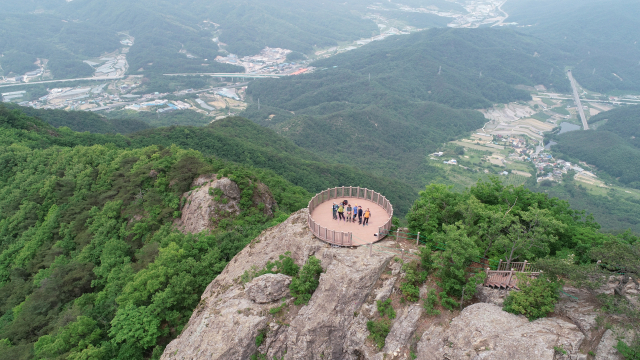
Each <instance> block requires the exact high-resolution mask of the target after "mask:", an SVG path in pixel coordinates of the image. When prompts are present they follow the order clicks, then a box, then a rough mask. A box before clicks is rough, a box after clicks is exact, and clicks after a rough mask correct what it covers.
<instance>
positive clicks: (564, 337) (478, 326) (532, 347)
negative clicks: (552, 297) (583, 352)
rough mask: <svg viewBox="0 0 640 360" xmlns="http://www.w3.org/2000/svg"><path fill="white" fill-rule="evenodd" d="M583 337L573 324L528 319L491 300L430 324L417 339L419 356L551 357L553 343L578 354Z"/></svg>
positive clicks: (423, 359) (496, 359)
mask: <svg viewBox="0 0 640 360" xmlns="http://www.w3.org/2000/svg"><path fill="white" fill-rule="evenodd" d="M583 340H584V335H583V334H582V332H581V331H580V330H579V329H578V328H577V327H576V326H575V325H573V324H571V323H568V322H566V321H564V320H560V319H556V318H544V319H539V320H536V321H533V322H529V320H527V319H526V318H525V317H523V316H516V315H513V314H509V313H507V312H504V311H502V309H501V308H500V307H498V306H496V305H493V304H487V303H478V304H474V305H471V306H468V307H467V308H465V309H464V310H463V311H462V312H461V313H460V316H458V317H456V318H455V319H453V321H452V322H451V324H449V325H448V326H446V325H445V326H444V327H443V326H441V325H440V324H434V325H432V326H431V327H430V328H429V329H428V330H427V331H426V332H425V333H424V334H423V335H422V336H421V340H420V342H419V343H418V359H420V360H427V359H434V360H435V359H438V360H440V359H492V360H502V359H504V360H510V359H522V360H526V359H531V360H539V359H548V360H552V359H554V353H555V350H554V346H558V347H562V348H563V349H565V351H567V353H568V355H570V356H577V353H578V348H579V347H580V345H581V344H582V341H583Z"/></svg>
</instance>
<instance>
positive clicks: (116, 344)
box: [0, 108, 310, 359]
mask: <svg viewBox="0 0 640 360" xmlns="http://www.w3.org/2000/svg"><path fill="white" fill-rule="evenodd" d="M130 143H131V140H130V139H126V138H124V137H122V136H117V135H97V134H89V133H74V132H72V131H71V130H69V129H67V128H61V129H57V130H56V129H54V128H52V127H51V126H49V125H48V124H46V123H44V122H42V121H40V120H38V119H35V118H31V117H28V116H26V115H24V114H22V113H20V112H18V111H16V110H14V111H10V110H7V109H5V108H2V109H0V148H1V149H0V154H1V155H0V195H1V196H0V259H1V260H0V339H3V340H2V352H3V356H4V357H7V358H11V359H28V358H38V359H50V358H70V359H81V358H87V359H88V358H91V359H115V358H120V359H139V358H143V357H154V358H157V357H158V356H159V355H160V353H161V352H162V349H163V348H164V346H165V345H166V344H167V343H168V341H170V340H171V339H172V338H173V337H175V336H176V335H177V334H179V333H180V331H181V329H182V326H183V325H184V324H185V323H186V322H187V320H188V319H189V317H190V314H191V312H192V311H193V309H194V308H195V306H196V304H197V303H198V301H199V299H200V295H201V293H202V291H203V290H204V288H205V287H206V285H208V284H209V282H210V281H211V280H212V279H213V278H214V277H215V276H216V275H217V274H218V273H220V272H221V271H222V269H223V268H224V266H225V265H226V263H227V262H228V261H229V260H230V259H231V258H232V257H233V256H234V255H235V254H236V253H237V252H238V251H240V250H241V249H242V248H243V247H244V246H245V245H246V244H247V243H248V242H249V241H250V240H251V239H253V238H254V237H255V236H257V235H258V234H259V233H260V232H261V231H262V230H263V229H265V228H267V227H269V226H272V225H274V224H277V223H278V222H280V221H283V220H284V219H286V217H287V215H288V214H289V213H290V212H292V211H295V210H298V209H300V208H302V207H304V206H306V203H307V201H308V200H309V198H310V194H309V193H308V192H307V191H306V190H304V189H302V188H299V187H296V186H293V185H291V184H290V183H289V182H287V181H286V180H284V179H282V178H281V177H279V176H277V175H275V174H274V173H273V172H269V171H261V170H252V169H249V168H246V167H243V166H240V165H236V164H234V163H230V162H227V161H224V160H220V159H218V158H212V157H205V156H203V155H202V154H201V153H200V152H198V151H195V150H183V149H181V148H179V147H176V146H168V147H164V146H155V145H154V146H147V147H139V148H135V149H131V148H128V146H129V145H130ZM211 173H217V174H220V175H221V176H228V177H229V178H230V179H232V180H233V181H235V182H236V183H238V185H239V187H240V190H241V191H242V193H243V199H244V198H245V196H244V195H245V193H247V194H248V197H247V200H248V201H241V202H240V207H241V213H240V215H239V216H237V217H235V218H233V219H230V221H228V222H226V223H225V224H224V225H219V227H218V228H217V229H216V230H215V231H213V232H211V233H207V232H203V233H201V234H193V235H191V234H187V235H185V234H182V233H180V232H177V231H176V230H175V229H174V228H173V227H172V224H173V221H174V219H175V218H176V217H179V216H180V214H181V213H180V209H181V206H182V205H183V202H181V196H182V194H183V193H184V192H186V191H189V190H190V189H191V183H192V181H193V179H194V178H195V177H197V176H198V175H200V174H211ZM257 181H261V182H263V183H265V184H266V185H267V186H268V187H269V190H270V191H271V193H272V194H273V196H274V198H275V200H276V201H277V208H276V209H274V210H275V213H274V215H273V216H266V215H265V214H264V212H263V211H260V210H259V209H260V204H258V203H254V202H253V201H254V200H252V194H253V191H254V189H255V185H254V184H255V183H256V182H257Z"/></svg>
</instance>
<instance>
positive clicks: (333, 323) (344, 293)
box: [286, 248, 392, 360]
mask: <svg viewBox="0 0 640 360" xmlns="http://www.w3.org/2000/svg"><path fill="white" fill-rule="evenodd" d="M345 250H346V249H345ZM345 250H341V251H339V252H337V253H336V259H335V260H334V261H333V262H331V264H329V266H328V267H327V269H326V272H325V273H323V274H322V275H321V276H320V286H319V287H318V289H317V290H316V292H315V293H314V294H313V298H312V299H311V302H310V303H309V305H308V306H305V307H303V308H302V309H300V312H299V313H298V316H296V318H295V319H293V321H292V322H291V327H289V334H288V338H289V340H288V342H287V356H286V359H287V360H290V359H295V360H299V359H300V360H301V359H305V360H306V359H341V358H343V357H344V353H343V351H344V350H343V348H344V344H345V338H346V335H347V329H348V328H349V325H350V324H351V322H353V321H354V314H355V313H356V312H357V311H358V309H360V307H361V306H362V304H363V303H364V301H365V299H366V298H367V296H368V295H369V294H370V293H371V290H372V288H373V286H374V284H375V283H376V281H377V280H378V278H379V277H380V274H381V273H382V271H383V270H384V269H385V268H386V267H387V264H388V262H389V260H391V257H392V256H391V255H375V256H372V257H369V256H368V252H367V251H366V249H364V248H360V249H358V250H355V251H345Z"/></svg>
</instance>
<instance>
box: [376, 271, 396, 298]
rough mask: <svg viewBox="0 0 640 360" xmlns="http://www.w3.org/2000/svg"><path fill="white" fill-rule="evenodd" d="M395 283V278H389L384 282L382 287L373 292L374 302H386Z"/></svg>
mask: <svg viewBox="0 0 640 360" xmlns="http://www.w3.org/2000/svg"><path fill="white" fill-rule="evenodd" d="M395 283H396V278H394V277H393V278H390V279H387V280H385V281H384V283H383V284H382V287H381V288H379V289H377V290H375V294H376V300H375V301H386V300H387V299H388V298H389V296H391V293H392V292H393V285H395Z"/></svg>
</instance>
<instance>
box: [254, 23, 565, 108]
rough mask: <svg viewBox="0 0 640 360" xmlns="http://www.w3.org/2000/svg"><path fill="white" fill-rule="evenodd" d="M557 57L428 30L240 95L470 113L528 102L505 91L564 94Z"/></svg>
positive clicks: (466, 33)
mask: <svg viewBox="0 0 640 360" xmlns="http://www.w3.org/2000/svg"><path fill="white" fill-rule="evenodd" d="M559 56H561V54H559V53H558V51H557V50H555V49H553V48H552V47H549V46H548V45H546V44H545V43H543V42H542V41H540V40H537V39H535V38H533V37H530V36H525V35H521V34H518V33H516V32H513V31H509V30H494V29H431V30H428V31H423V32H419V33H416V34H412V35H407V36H394V37H390V38H388V39H386V40H384V41H379V42H375V43H371V44H369V45H367V46H365V47H362V48H359V49H356V50H352V51H349V52H347V53H344V54H339V55H336V56H334V57H331V58H327V59H323V60H319V61H317V62H314V63H313V66H315V67H318V68H320V69H324V68H326V70H320V69H319V70H318V71H316V72H315V73H313V74H310V75H304V76H296V77H291V78H285V79H265V80H261V81H256V82H253V83H252V84H251V85H250V86H249V88H248V89H247V94H249V95H250V96H251V97H252V98H253V99H254V101H257V98H258V97H259V98H260V100H261V103H262V104H264V105H269V106H275V107H278V108H282V109H286V110H289V111H296V110H300V109H304V108H308V107H312V106H317V105H320V104H324V103H329V102H336V101H348V102H349V103H356V104H363V103H364V104H372V103H374V102H379V101H382V100H384V99H387V98H390V97H392V98H396V97H398V98H403V99H405V100H407V101H432V102H438V103H441V104H444V105H447V106H450V107H454V108H462V109H478V108H485V107H490V106H491V105H492V104H493V103H508V102H511V101H518V100H528V99H530V98H531V97H530V96H529V94H528V93H527V92H525V91H522V90H517V89H515V88H514V87H513V85H520V84H524V85H538V84H543V85H545V86H547V87H548V88H555V89H557V90H558V91H568V90H569V89H570V88H569V86H570V85H569V82H568V80H567V79H566V77H565V75H564V74H563V71H562V67H559V66H557V65H556V64H555V63H554V61H555V60H556V59H557V58H558V57H559ZM552 69H553V71H552ZM369 75H370V76H371V81H370V82H369ZM387 106H389V105H387Z"/></svg>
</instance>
